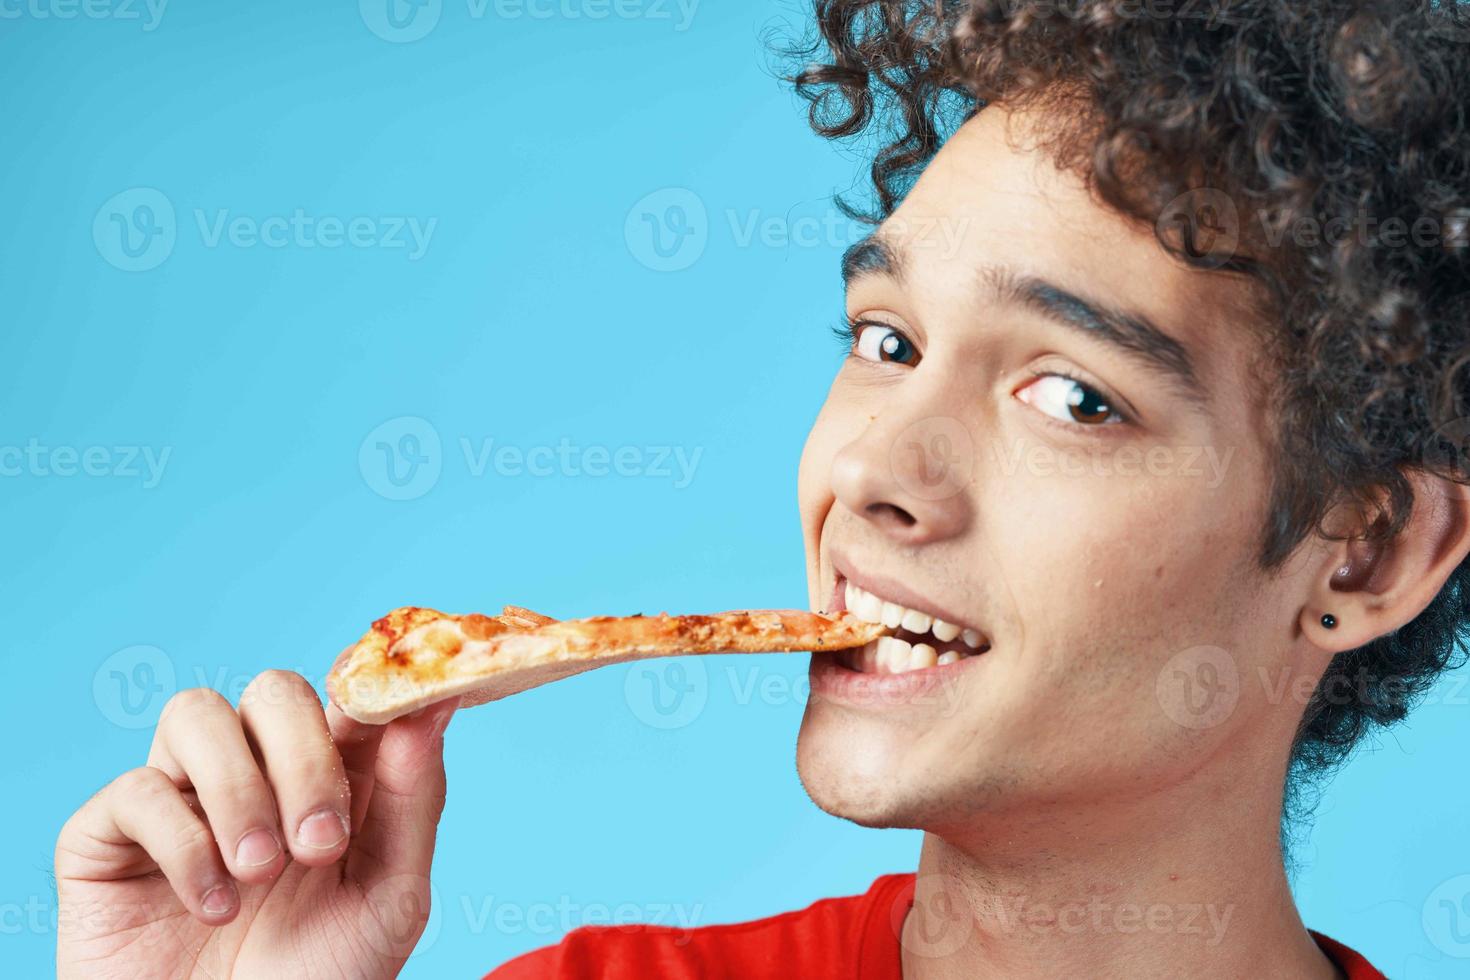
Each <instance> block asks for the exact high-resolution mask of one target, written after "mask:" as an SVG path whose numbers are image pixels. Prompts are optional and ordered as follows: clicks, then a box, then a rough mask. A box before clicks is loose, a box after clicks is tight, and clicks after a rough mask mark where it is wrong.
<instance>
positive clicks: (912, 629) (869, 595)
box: [835, 573, 990, 674]
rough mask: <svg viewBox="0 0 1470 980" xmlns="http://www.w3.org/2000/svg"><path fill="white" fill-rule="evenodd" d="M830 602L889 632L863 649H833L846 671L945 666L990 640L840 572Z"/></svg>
mask: <svg viewBox="0 0 1470 980" xmlns="http://www.w3.org/2000/svg"><path fill="white" fill-rule="evenodd" d="M835 598H836V603H837V606H838V609H839V610H841V609H846V610H847V611H848V612H850V613H852V614H853V615H854V616H856V617H857V618H858V619H861V620H863V621H865V622H869V623H882V624H883V625H884V626H886V627H888V628H889V630H890V632H889V633H888V634H887V635H886V636H880V637H879V638H878V639H877V640H874V641H873V642H872V643H869V644H867V645H866V646H863V647H859V648H854V649H851V650H842V651H838V652H837V653H836V654H835V657H836V660H837V662H838V663H839V664H841V665H842V666H843V667H846V668H847V669H848V670H855V671H858V672H860V673H864V674H906V673H908V672H910V671H915V670H927V669H929V668H933V667H948V666H950V665H951V664H957V663H959V662H960V661H962V660H966V659H968V658H970V657H974V656H978V655H979V654H982V653H984V652H985V651H987V650H989V649H990V639H989V638H988V637H987V636H986V635H985V634H984V633H982V632H980V631H979V630H978V629H975V628H973V627H970V626H966V625H963V624H960V623H954V622H950V621H949V620H946V619H944V618H942V617H941V616H939V615H936V614H935V613H933V612H929V611H926V610H924V609H922V608H914V607H912V606H906V605H904V604H902V603H899V602H896V601H894V600H892V599H888V598H885V597H883V596H881V595H878V594H876V593H873V592H869V591H867V590H866V589H863V588H861V587H859V586H858V585H856V584H855V583H853V582H852V581H850V580H848V579H847V578H846V577H845V576H843V575H841V574H840V573H839V574H838V577H837V588H836V596H835Z"/></svg>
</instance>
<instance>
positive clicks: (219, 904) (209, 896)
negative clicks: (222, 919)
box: [201, 882, 235, 915]
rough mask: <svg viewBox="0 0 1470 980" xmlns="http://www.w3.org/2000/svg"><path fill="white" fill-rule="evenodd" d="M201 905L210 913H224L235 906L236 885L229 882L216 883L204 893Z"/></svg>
mask: <svg viewBox="0 0 1470 980" xmlns="http://www.w3.org/2000/svg"><path fill="white" fill-rule="evenodd" d="M201 907H202V908H203V909H204V911H206V912H208V913H209V914H210V915H224V914H225V913H226V912H228V911H229V910H230V909H232V908H234V907H235V886H234V885H232V884H229V883H228V882H226V883H225V884H223V885H215V886H214V887H213V888H211V889H210V890H209V891H207V892H205V893H204V901H203V902H202V903H201Z"/></svg>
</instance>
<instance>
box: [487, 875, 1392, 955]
mask: <svg viewBox="0 0 1470 980" xmlns="http://www.w3.org/2000/svg"><path fill="white" fill-rule="evenodd" d="M913 897H914V876H913V875H912V874H902V875H884V876H883V877H881V878H879V879H878V880H877V881H875V882H873V885H872V887H871V888H869V889H868V890H867V892H865V893H864V894H862V895H852V896H849V897H846V898H824V899H822V900H821V901H819V902H814V903H812V904H811V905H809V906H807V907H806V908H804V909H801V910H800V911H796V912H785V913H782V914H781V915H773V916H771V917H770V918H767V919H756V920H754V921H751V922H737V923H733V924H731V925H720V926H701V927H699V928H696V929H678V928H673V927H669V926H645V925H624V926H582V927H581V928H579V929H574V930H572V931H571V932H569V933H567V935H566V937H565V938H564V939H562V941H561V942H560V943H558V944H557V945H555V946H546V947H544V948H542V949H537V950H533V951H531V952H529V953H526V954H525V955H523V956H518V957H516V958H515V959H513V960H511V961H510V962H509V963H506V964H505V965H504V966H502V967H500V968H499V969H497V970H494V971H493V972H491V973H490V974H489V975H488V976H487V978H486V980H491V978H494V980H541V978H543V977H560V978H583V977H589V978H590V977H597V978H601V980H621V978H629V980H647V978H652V977H660V978H670V980H708V978H710V977H731V978H739V980H749V978H752V977H781V978H785V977H802V978H804V980H817V978H822V977H833V978H837V977H841V978H844V980H848V978H853V980H902V974H901V972H900V969H899V945H898V936H899V929H898V927H899V925H901V924H902V922H903V917H904V915H905V914H906V913H907V911H908V908H909V906H910V905H911V904H912V903H913ZM1312 937H1313V938H1314V939H1316V940H1317V945H1318V946H1320V947H1322V951H1323V952H1325V953H1326V954H1327V955H1328V956H1329V957H1331V958H1332V960H1333V961H1334V962H1335V963H1336V964H1337V965H1338V966H1339V967H1340V968H1341V969H1342V971H1343V972H1344V973H1346V974H1347V977H1348V980H1384V977H1383V974H1381V973H1379V972H1378V971H1377V970H1375V969H1374V968H1373V966H1372V965H1371V964H1370V963H1369V962H1368V961H1367V960H1365V959H1363V957H1362V956H1360V955H1358V954H1357V953H1355V952H1353V951H1352V950H1351V949H1348V948H1347V947H1346V946H1344V945H1342V944H1341V943H1337V942H1333V941H1332V940H1331V939H1328V938H1327V937H1326V936H1322V935H1319V934H1317V933H1315V932H1314V933H1312Z"/></svg>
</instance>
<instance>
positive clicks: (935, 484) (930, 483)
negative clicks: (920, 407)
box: [832, 413, 975, 545]
mask: <svg viewBox="0 0 1470 980" xmlns="http://www.w3.org/2000/svg"><path fill="white" fill-rule="evenodd" d="M974 469H975V451H974V440H973V439H972V437H971V435H970V432H969V430H968V429H967V428H966V427H965V425H964V423H962V422H961V421H960V420H959V419H957V418H953V417H951V416H946V415H933V414H923V413H910V414H907V415H901V414H898V413H893V414H889V415H879V416H877V417H876V418H875V419H874V420H873V421H872V422H871V423H869V425H868V427H867V428H866V429H865V430H863V432H862V433H861V434H860V435H859V436H858V437H857V438H855V439H853V440H852V441H851V442H849V443H848V444H847V445H846V446H843V447H842V449H841V450H839V451H838V453H837V455H836V457H835V458H834V459H833V460H832V491H833V493H834V494H835V495H836V497H837V500H838V502H839V503H841V504H842V505H843V506H844V507H846V508H848V509H849V510H851V511H852V512H853V513H854V514H857V515H858V516H859V517H861V518H863V519H864V520H867V521H870V522H871V523H872V524H873V525H874V526H875V527H877V528H878V529H879V530H881V531H882V532H883V533H884V534H886V535H887V536H888V537H889V538H890V539H892V540H894V541H896V542H899V543H901V544H910V545H916V544H924V543H927V542H930V541H937V540H942V539H944V538H950V537H955V536H956V535H959V534H961V533H963V532H964V531H965V529H966V528H967V527H969V524H970V520H971V516H972V508H973V505H974V502H973V498H972V494H971V489H972V484H973V477H974Z"/></svg>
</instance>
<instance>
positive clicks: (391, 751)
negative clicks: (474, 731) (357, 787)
mask: <svg viewBox="0 0 1470 980" xmlns="http://www.w3.org/2000/svg"><path fill="white" fill-rule="evenodd" d="M458 707H459V698H457V697H455V698H450V699H448V700H446V701H440V702H438V703H437V704H432V705H430V706H428V707H427V708H424V709H422V710H421V711H416V712H414V713H413V714H411V715H405V716H404V717H402V718H398V719H395V720H394V721H392V722H389V723H388V726H387V728H386V729H385V730H384V731H383V739H382V741H381V742H380V743H379V744H378V751H377V757H376V759H375V760H374V763H373V785H372V795H371V796H370V797H369V799H368V803H367V813H366V815H365V817H364V819H363V822H362V829H361V830H360V831H358V834H357V837H356V838H355V839H354V841H353V846H352V850H351V851H350V852H349V853H348V856H347V874H348V875H349V876H350V877H352V878H354V879H356V880H357V881H359V882H361V883H362V884H364V885H365V886H366V887H371V886H372V885H373V884H374V883H376V882H377V881H380V880H381V879H383V878H387V877H392V876H395V875H411V876H414V877H420V878H423V879H427V878H428V875H429V864H430V863H431V862H432V861H433V858H434V837H435V833H436V831H437V830H438V826H439V816H440V814H442V813H443V812H444V796H445V793H444V729H445V728H446V727H447V726H448V725H449V719H450V717H451V716H453V714H454V711H455V709H456V708H458Z"/></svg>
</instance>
